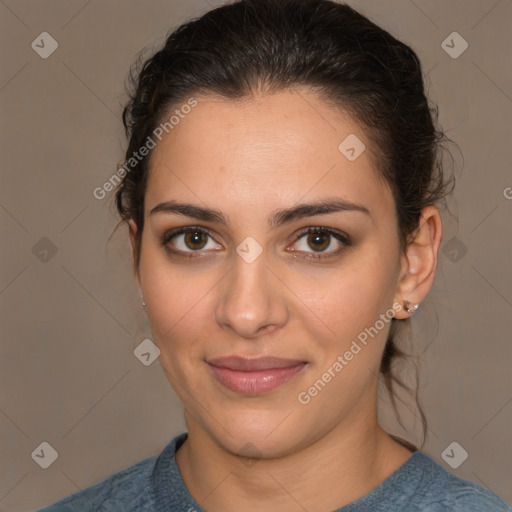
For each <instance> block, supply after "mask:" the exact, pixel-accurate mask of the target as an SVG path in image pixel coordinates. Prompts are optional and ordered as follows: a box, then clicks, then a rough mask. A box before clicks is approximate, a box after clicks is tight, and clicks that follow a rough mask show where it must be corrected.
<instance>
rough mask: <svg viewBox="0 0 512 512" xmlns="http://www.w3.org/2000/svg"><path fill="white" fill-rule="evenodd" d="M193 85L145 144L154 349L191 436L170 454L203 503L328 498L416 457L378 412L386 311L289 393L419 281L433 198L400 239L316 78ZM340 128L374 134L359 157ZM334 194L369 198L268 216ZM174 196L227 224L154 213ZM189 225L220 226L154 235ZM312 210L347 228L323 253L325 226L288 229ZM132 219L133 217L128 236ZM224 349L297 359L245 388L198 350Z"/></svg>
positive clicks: (367, 157)
mask: <svg viewBox="0 0 512 512" xmlns="http://www.w3.org/2000/svg"><path fill="white" fill-rule="evenodd" d="M197 99H198V105H197V106H196V107H195V108H194V109H193V110H192V111H191V112H190V113H189V114H188V115H187V116H186V117H185V118H184V119H183V120H181V122H180V124H179V125H177V126H176V127H175V128H174V129H173V130H172V131H170V132H169V134H168V135H167V136H166V137H165V138H163V139H162V141H161V142H160V143H159V144H158V145H157V147H156V148H155V149H154V152H153V155H152V162H151V172H150V178H149V181H148V186H147V191H146V196H145V208H146V211H145V224H144V230H143V234H142V243H141V259H140V265H139V267H138V268H137V267H136V268H135V275H136V280H137V283H138V285H139V287H140V289H141V291H142V293H143V295H144V300H145V302H146V304H147V306H146V311H147V315H148V317H149V320H150V323H151V327H152V332H153V335H154V342H155V344H156V345H157V346H158V347H159V349H160V351H161V353H160V363H161V366H162V368H163V370H164V372H165V374H166V376H167V378H168V380H169V382H170V384H171V385H172V387H173V388H174V390H175V392H176V393H177V394H178V396H179V397H180V399H181V401H182V402H183V404H184V408H185V419H186V423H187V428H188V432H189V437H188V439H187V441H186V442H185V443H184V445H183V446H182V447H181V448H180V449H179V450H178V452H177V454H176V460H177V464H178V467H179V470H180V472H181V474H182V476H183V479H184V482H185V484H186V486H187V488H188V489H189V491H190V493H191V495H192V496H193V497H194V499H195V500H196V501H197V502H198V503H199V504H200V505H201V506H202V507H204V508H205V509H207V510H208V511H224V512H230V511H239V510H251V511H255V512H256V511H260V510H261V511H263V510H265V511H267V510H283V511H290V512H291V511H303V510H304V509H305V510H308V511H330V510H334V509H336V508H339V507H342V506H344V505H346V504H348V503H350V502H352V501H354V500H356V499H357V498H359V497H361V496H363V495H364V494H367V493H368V492H370V491H371V490H372V489H373V488H375V487H376V486H377V485H379V484H380V483H381V482H382V481H383V480H384V479H385V478H387V477H388V476H389V475H391V474H392V473H393V472H394V471H395V470H396V469H398V467H400V466H401V465H402V464H403V463H404V462H405V461H406V460H407V459H408V458H409V457H410V456H411V452H410V451H409V450H407V449H406V448H404V447H403V446H401V445H400V444H398V443H397V442H395V441H394V440H393V439H391V438H390V437H389V435H388V434H387V433H386V432H385V431H384V430H383V429H382V428H381V427H380V426H379V425H378V422H377V384H378V381H377V377H376V376H377V375H378V368H379V364H380V360H381V357H382V352H383V349H384V345H385V341H386V338H387V333H388V330H389V327H390V322H388V323H386V324H385V327H384V328H383V329H382V330H380V331H379V333H378V335H376V336H375V337H374V338H373V339H370V341H369V342H368V344H367V346H365V347H364V348H363V349H362V350H361V351H360V352H359V353H358V354H357V355H356V356H355V357H354V358H353V359H352V360H351V361H350V362H349V363H348V364H347V365H346V366H345V367H344V368H343V370H342V371H341V372H339V373H337V374H336V376H335V377H334V378H332V380H331V381H330V382H329V383H328V384H327V385H326V386H325V388H323V389H322V390H321V392H319V393H318V394H317V396H315V397H313V398H312V399H311V401H310V402H309V403H308V404H306V405H304V404H302V403H300V402H299V400H298V398H297V397H298V394H299V393H300V392H302V391H307V390H308V388H310V387H311V385H312V384H313V383H314V382H315V381H317V380H318V379H319V378H321V376H322V374H324V373H325V372H326V371H327V370H328V368H329V367H332V365H333V363H334V362H335V361H336V360H337V357H338V356H339V355H340V354H344V353H345V352H346V351H347V350H348V349H349V347H350V345H351V343H352V341H353V340H354V339H356V337H357V335H358V334H359V333H360V332H362V331H364V329H365V328H368V327H370V326H373V325H374V324H375V322H376V321H377V320H378V319H379V317H380V315H381V314H383V313H385V312H386V310H388V309H390V308H392V305H393V303H394V302H398V303H399V304H401V305H403V301H404V300H405V299H406V300H409V301H411V302H414V303H421V301H422V300H423V299H424V298H425V296H426V295H427V293H428V291H429V289H430V288H431V285H432V282H433V279H434V275H435V268H436V264H437V254H438V249H439V244H440V241H441V237H442V226H441V219H440V216H439V212H438V210H437V209H436V208H435V207H434V206H429V207H427V208H425V209H424V210H423V212H422V217H421V222H420V228H419V230H418V232H417V235H416V238H415V239H414V241H412V242H411V243H410V245H409V246H408V248H407V251H406V252H405V253H404V254H401V253H400V250H399V238H398V228H397V219H396V214H395V205H394V200H393V197H392V194H391V191H390V189H389V188H388V187H387V186H386V184H385V183H384V182H383V181H382V179H381V178H380V177H379V175H378V174H377V172H376V170H375V164H376V160H375V158H374V156H373V154H372V152H371V149H372V148H371V143H370V141H369V139H368V137H367V136H366V135H365V132H364V130H363V128H362V127H361V126H360V125H358V124H357V123H356V122H355V121H354V120H352V119H351V118H350V117H348V116H347V115H343V113H340V112H336V111H334V110H333V109H332V108H329V107H328V106H327V105H326V104H324V103H323V102H322V101H321V99H320V98H319V97H318V96H317V95H316V94H315V93H314V92H313V91H312V90H308V89H304V88H303V89H297V90H295V91H286V92H279V93H275V94H260V95H258V96H256V97H255V98H253V99H251V100H247V101H243V102H233V101H227V100H225V99H219V98H215V97H213V96H204V97H197ZM349 134H356V135H357V137H358V138H359V139H360V140H362V141H364V143H365V145H366V151H364V152H363V153H362V154H361V155H360V156H359V157H358V158H357V159H356V160H355V161H352V162H351V161H349V160H348V159H347V158H345V156H344V155H343V154H341V153H340V151H339V150H338V146H339V144H340V142H341V141H343V140H344V139H345V138H346V137H347V136H348V135H349ZM326 198H342V199H344V200H346V201H350V202H353V203H357V204H360V205H363V206H365V207H366V208H367V209H368V210H369V212H370V215H366V214H364V213H362V212H358V211H340V212H335V213H328V214H320V215H318V214H317V215H314V216H309V217H306V218H299V219H295V220H293V221H292V222H290V223H288V224H284V225H281V226H279V227H277V228H270V227H269V224H268V218H269V217H270V216H271V215H272V214H273V213H275V211H276V210H280V209H285V208H291V207H293V206H296V205H297V204H299V203H305V202H316V201H320V200H325V199H326ZM171 200H173V201H178V202H186V203H191V204H194V205H197V206H201V207H208V208H213V209H216V210H219V211H220V212H222V214H223V215H224V216H225V217H226V218H227V219H228V221H229V224H228V225H227V226H224V225H221V224H220V223H218V222H213V221H204V220H198V219H195V218H190V217H187V216H183V215H179V214H176V213H165V212H160V213H155V214H153V215H150V211H151V210H152V209H153V208H154V207H155V206H156V205H157V204H159V203H161V202H164V201H171ZM183 226H201V227H203V228H206V229H209V230H210V232H211V235H212V238H209V237H208V236H206V235H204V237H203V238H199V243H198V242H197V241H194V239H192V240H190V239H189V240H188V245H187V244H186V243H185V242H186V241H187V240H186V238H185V235H177V236H176V237H175V238H173V239H172V240H171V241H170V242H168V246H170V247H173V248H175V249H177V250H180V249H181V250H182V251H188V252H184V254H185V256H177V255H172V254H171V253H168V252H167V251H166V250H165V248H164V246H163V245H162V243H161V238H162V237H163V235H164V234H165V233H166V232H168V231H169V230H171V229H173V228H179V227H183ZM311 226H319V227H324V228H325V227H327V228H331V229H333V230H338V231H341V232H344V233H346V234H348V235H349V237H350V238H351V240H352V245H351V246H344V245H343V244H342V243H341V242H338V241H337V240H336V238H334V237H329V235H326V234H325V233H324V238H322V237H321V238H320V244H322V243H323V242H326V243H325V244H324V245H323V246H322V247H323V248H324V251H325V252H321V251H320V254H321V255H322V254H323V255H324V256H325V255H326V254H327V255H329V254H330V255H331V256H330V257H328V258H325V259H323V260H322V259H320V260H318V259H317V260H315V259H309V260H308V259H307V257H308V255H315V254H316V255H318V254H319V251H318V245H315V243H316V244H318V243H319V242H318V241H317V242H315V240H313V242H311V241H310V242H309V243H308V236H307V235H306V236H304V237H302V238H300V240H298V238H299V237H300V235H301V234H302V233H303V231H304V229H305V228H308V227H311ZM136 230H137V226H136V225H135V223H134V222H133V221H131V222H130V236H131V241H132V246H133V248H134V250H135V232H136ZM248 236H251V237H253V238H254V239H255V240H256V241H257V243H258V244H259V245H260V246H261V248H262V250H263V252H262V253H261V255H260V256H259V257H258V258H257V259H256V260H255V261H253V262H252V263H247V262H246V261H245V260H244V259H243V258H242V257H241V256H240V255H239V254H237V252H236V248H237V246H239V245H240V244H241V242H242V241H243V240H244V239H245V238H246V237H248ZM194 243H196V245H194ZM198 246H199V247H202V246H204V247H203V248H202V249H200V251H198V250H197V249H196V250H195V251H194V249H195V248H196V247H198ZM315 249H316V250H315ZM339 249H341V251H339ZM190 254H192V256H194V257H195V258H194V257H193V258H192V259H189V258H187V257H186V256H189V255H190ZM198 255H199V256H200V257H197V256H198ZM395 316H396V318H407V317H408V316H410V314H409V313H407V312H406V311H405V310H404V309H402V310H401V311H399V312H398V313H397V314H396V315H395ZM233 354H238V355H243V356H247V357H259V356H263V355H272V356H277V357H282V358H288V359H297V360H301V361H306V362H307V365H306V367H305V368H304V369H303V370H302V371H301V372H300V373H299V374H297V375H296V376H295V378H293V379H292V380H290V381H288V382H286V383H285V384H283V385H281V386H280V387H278V388H277V389H275V390H273V391H271V392H267V393H264V394H261V395H256V396H247V395H241V394H237V393H234V392H232V391H230V390H228V389H226V388H224V387H223V386H222V385H221V384H219V382H217V380H216V379H215V378H214V377H213V376H212V373H211V371H210V368H209V367H208V365H207V363H206V362H205V361H206V360H208V359H211V358H214V357H221V356H227V355H233Z"/></svg>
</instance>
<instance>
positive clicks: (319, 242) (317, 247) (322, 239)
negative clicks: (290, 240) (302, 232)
mask: <svg viewBox="0 0 512 512" xmlns="http://www.w3.org/2000/svg"><path fill="white" fill-rule="evenodd" d="M330 242H331V235H330V234H329V233H323V232H319V233H310V234H309V235H308V237H307V243H308V245H309V247H311V249H313V250H314V251H324V250H325V249H327V247H329V244H330Z"/></svg>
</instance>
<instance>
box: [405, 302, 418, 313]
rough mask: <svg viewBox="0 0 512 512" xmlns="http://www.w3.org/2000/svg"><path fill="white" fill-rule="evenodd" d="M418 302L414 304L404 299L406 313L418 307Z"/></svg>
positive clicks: (412, 311)
mask: <svg viewBox="0 0 512 512" xmlns="http://www.w3.org/2000/svg"><path fill="white" fill-rule="evenodd" d="M418 306H419V304H414V303H413V302H409V301H408V300H404V308H405V311H407V313H414V312H415V311H416V310H417V309H418Z"/></svg>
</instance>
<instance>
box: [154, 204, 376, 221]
mask: <svg viewBox="0 0 512 512" xmlns="http://www.w3.org/2000/svg"><path fill="white" fill-rule="evenodd" d="M336 212H360V213H363V214H365V215H368V216H370V217H371V213H370V210H369V209H368V208H366V207H365V206H363V205H360V204H356V203H352V202H349V201H345V200H343V199H341V198H337V197H336V198H329V199H326V200H323V201H319V202H314V203H303V204H299V205H296V206H293V207H291V208H286V209H280V210H276V211H274V212H273V213H272V215H271V217H270V218H269V220H268V223H269V226H270V228H271V229H276V228H278V227H279V226H282V225H284V224H289V223H291V222H293V221H295V220H298V219H303V218H306V217H312V216H313V215H325V214H328V213H336ZM156 213H169V214H177V215H183V216H185V217H192V218H194V219H198V220H202V221H204V222H213V223H217V224H221V225H223V226H229V220H228V218H227V217H226V216H225V215H224V214H223V213H222V212H221V211H219V210H215V209H213V208H207V207H203V206H197V205H194V204H190V203H178V202H176V201H164V202H162V203H159V204H157V205H156V206H155V207H154V208H152V209H151V211H150V212H149V215H154V214H156Z"/></svg>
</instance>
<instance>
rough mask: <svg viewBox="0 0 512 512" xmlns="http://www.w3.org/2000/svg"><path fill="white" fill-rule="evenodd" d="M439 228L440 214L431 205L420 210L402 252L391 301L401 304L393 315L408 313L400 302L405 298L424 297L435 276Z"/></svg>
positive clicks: (418, 301) (439, 236)
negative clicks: (417, 223) (415, 224)
mask: <svg viewBox="0 0 512 512" xmlns="http://www.w3.org/2000/svg"><path fill="white" fill-rule="evenodd" d="M442 236H443V227H442V221H441V216H440V215H439V211H438V209H437V208H436V207H435V206H427V207H425V208H424V209H423V210H422V211H421V217H420V222H419V227H418V230H417V232H416V235H415V237H414V240H412V242H411V243H410V244H409V245H408V246H407V249H406V251H405V254H403V255H402V263H401V272H400V278H399V281H398V285H397V289H396V293H395V301H396V302H398V304H400V305H401V306H402V309H401V310H400V311H398V312H397V313H396V315H395V318H399V319H403V318H408V317H409V316H411V313H408V312H407V311H406V310H405V308H404V306H403V304H404V301H406V300H407V301H409V302H412V303H414V304H420V303H421V302H422V301H423V299H424V298H425V297H426V296H427V294H428V292H429V291H430V288H431V287H432V283H433V282H434V277H435V275H436V267H437V255H438V251H439V246H440V244H441V239H442Z"/></svg>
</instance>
